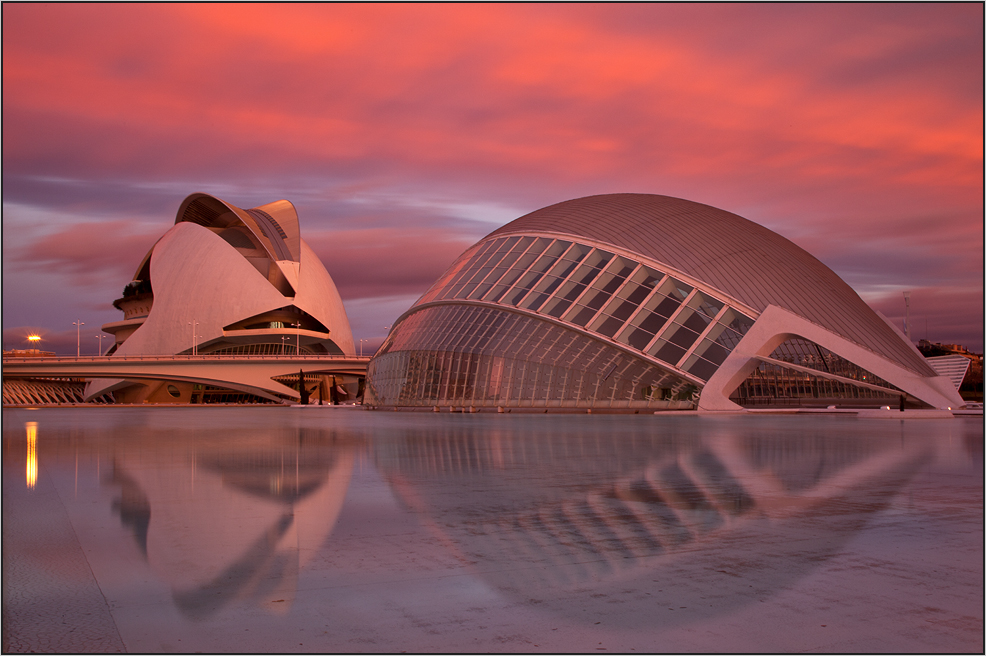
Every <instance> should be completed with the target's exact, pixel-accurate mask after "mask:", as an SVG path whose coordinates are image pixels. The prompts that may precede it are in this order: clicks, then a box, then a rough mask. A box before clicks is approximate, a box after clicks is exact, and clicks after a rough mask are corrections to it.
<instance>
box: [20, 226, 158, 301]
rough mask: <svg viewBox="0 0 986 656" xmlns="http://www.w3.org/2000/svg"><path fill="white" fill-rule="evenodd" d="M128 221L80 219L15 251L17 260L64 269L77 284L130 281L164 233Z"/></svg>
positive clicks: (53, 269) (32, 266)
mask: <svg viewBox="0 0 986 656" xmlns="http://www.w3.org/2000/svg"><path fill="white" fill-rule="evenodd" d="M135 227H139V226H135V225H134V224H133V223H129V222H124V221H106V222H86V223H77V224H75V225H72V226H69V227H67V228H65V229H63V230H59V231H58V232H56V233H54V234H50V235H46V236H44V237H42V238H41V239H39V240H37V241H35V242H33V243H31V244H29V245H27V246H26V247H25V248H22V249H20V250H19V251H18V252H16V253H13V254H12V256H11V255H8V257H12V259H13V261H14V262H15V263H17V264H19V265H20V266H21V267H24V268H27V269H42V270H45V271H48V272H54V273H60V274H63V275H64V276H65V280H66V281H67V282H68V283H70V284H72V285H77V286H83V287H86V286H92V285H94V284H97V283H99V282H102V281H105V280H107V279H111V278H112V279H117V280H119V281H120V289H123V285H125V284H126V283H128V282H130V280H131V279H132V278H133V274H134V273H135V272H136V269H137V265H138V264H140V261H141V260H142V259H143V257H144V256H145V255H146V254H147V252H148V251H149V250H150V248H151V246H153V245H154V242H155V241H157V239H158V237H160V234H158V233H157V232H150V231H146V230H145V231H141V232H135V231H134V229H135Z"/></svg>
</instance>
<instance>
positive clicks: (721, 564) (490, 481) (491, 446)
mask: <svg viewBox="0 0 986 656" xmlns="http://www.w3.org/2000/svg"><path fill="white" fill-rule="evenodd" d="M28 417H29V418H30V419H31V421H25V419H26V418H28ZM929 428H933V429H934V430H930V431H929V430H928V429H929ZM3 429H4V456H5V457H4V463H5V464H4V467H5V470H6V469H7V468H9V467H13V466H14V464H15V463H17V467H18V468H20V467H21V466H22V465H21V464H19V463H23V462H25V460H23V459H21V458H17V457H12V456H13V455H15V451H16V449H17V445H21V444H24V431H25V430H26V432H27V438H28V439H27V447H26V453H25V454H24V457H25V458H26V462H27V471H28V474H27V487H28V488H33V487H34V485H35V480H36V477H37V467H38V465H39V464H40V466H41V467H42V468H43V470H44V471H45V472H46V473H47V475H48V476H49V477H50V478H51V480H52V484H53V485H54V486H55V487H56V488H57V489H58V490H59V493H60V494H62V495H63V496H71V497H74V501H75V503H74V504H72V503H69V504H68V506H69V512H70V513H71V514H72V522H73V524H75V525H76V526H77V529H76V530H77V531H78V530H79V529H78V526H79V525H80V524H82V525H84V524H85V523H86V522H92V523H94V524H95V523H96V522H98V521H99V517H100V515H99V510H98V509H96V508H95V507H96V506H99V507H101V508H102V512H103V514H104V515H105V513H106V511H107V510H108V511H109V512H110V513H111V514H112V516H113V517H115V518H116V524H115V526H114V525H112V524H107V525H105V528H102V529H100V530H101V531H103V532H104V533H105V532H110V534H111V535H110V536H106V535H104V536H103V539H102V541H101V543H102V544H104V545H106V544H112V545H115V546H114V547H113V548H116V549H121V553H122V550H123V547H122V545H121V543H123V542H126V543H128V544H129V545H131V547H130V548H135V549H136V550H137V552H138V553H139V554H140V558H139V559H137V560H128V559H126V558H123V557H121V558H120V559H119V564H120V565H119V566H120V567H125V566H129V567H136V568H142V567H143V568H147V569H148V570H149V571H150V572H152V574H153V577H154V578H155V579H156V580H158V581H160V582H161V583H163V584H164V585H166V586H167V587H168V589H169V590H170V593H171V599H172V602H173V604H174V607H175V608H176V609H177V610H178V611H179V612H180V614H181V615H182V616H183V617H185V618H187V619H189V620H194V621H200V622H201V621H208V620H209V619H210V618H213V617H215V616H216V615H217V614H218V613H220V612H222V611H224V610H228V609H230V608H240V607H243V606H244V604H245V605H246V606H248V607H253V608H260V609H263V610H264V612H267V613H269V614H270V615H271V616H275V617H276V616H284V615H286V614H288V613H290V612H291V610H292V608H293V607H294V606H295V604H297V603H300V602H298V599H299V594H298V591H299V588H305V584H304V583H303V581H304V579H305V576H306V571H309V570H310V571H311V572H312V573H313V574H312V575H313V576H315V574H316V573H317V577H316V578H318V581H320V582H322V583H320V585H322V584H324V582H325V581H326V580H328V581H331V579H332V569H333V567H337V568H340V569H344V568H342V567H340V566H339V564H338V562H336V561H335V560H333V559H338V558H340V556H339V554H351V555H352V554H358V557H359V559H360V563H362V562H363V559H365V560H366V561H367V564H366V565H363V564H360V565H359V567H361V568H365V570H364V571H366V572H371V571H379V570H381V569H386V568H387V567H388V563H391V562H396V560H394V559H395V558H396V557H395V556H394V554H395V553H400V554H402V556H401V558H402V560H401V563H402V564H401V565H400V567H404V566H405V565H404V564H403V563H404V562H405V560H407V559H408V558H409V557H408V556H407V554H408V553H418V552H420V553H428V554H429V555H430V556H432V557H433V561H432V562H440V563H441V564H439V565H435V564H431V565H427V566H423V570H422V572H424V571H427V572H432V573H435V572H447V571H455V572H457V573H459V572H465V573H468V574H469V575H470V576H472V577H474V578H475V580H477V581H480V582H482V584H484V585H486V586H489V588H490V589H492V590H495V591H497V593H498V594H501V595H503V596H504V597H505V598H508V599H528V598H538V599H550V598H563V597H565V595H571V594H578V595H591V596H597V597H601V596H606V595H609V594H613V593H614V591H617V590H619V589H621V587H625V586H626V585H627V584H628V582H633V581H636V580H643V579H647V580H651V579H653V580H654V581H655V582H657V581H659V580H664V579H667V580H669V581H671V580H673V579H674V576H675V572H677V571H679V570H680V568H681V567H682V566H685V565H687V566H690V567H692V568H693V569H694V570H695V571H699V572H700V574H699V575H697V578H696V576H692V577H691V578H690V579H689V584H690V585H693V586H698V587H702V586H707V587H708V589H709V590H710V591H715V590H720V598H719V599H718V603H717V604H716V605H715V610H714V612H715V613H721V612H725V611H726V610H728V609H729V608H733V607H736V606H737V605H742V604H746V603H749V602H750V598H749V597H748V596H744V595H741V594H732V593H731V592H730V589H729V587H728V583H729V582H730V581H733V580H737V579H744V580H747V579H748V580H754V581H756V585H757V589H756V592H757V593H758V594H759V595H760V596H763V595H770V594H772V593H774V592H776V591H778V590H781V589H783V588H785V587H787V586H790V585H792V583H793V582H795V581H796V580H797V579H798V578H800V577H803V576H805V575H806V574H807V573H809V572H811V571H812V570H813V569H814V568H815V567H817V566H818V564H819V563H821V562H824V561H825V560H826V559H827V558H829V557H831V556H832V555H833V554H835V553H837V552H838V550H839V549H840V548H841V547H842V546H843V545H844V544H845V543H846V541H847V540H849V539H851V538H852V537H853V536H854V535H855V534H856V533H857V532H858V531H860V530H863V528H864V527H865V525H866V523H867V520H868V519H869V518H870V517H871V516H872V515H873V514H874V513H877V512H879V511H881V510H883V509H885V508H886V507H887V505H888V503H890V502H891V500H892V499H894V497H895V496H896V495H898V494H899V493H900V492H901V490H903V489H904V488H906V486H907V484H908V482H909V481H910V480H911V479H912V478H913V477H914V476H915V475H916V474H918V473H919V472H920V471H921V470H922V469H923V468H927V467H928V466H930V465H931V464H932V463H936V462H937V463H939V465H938V466H942V465H941V463H946V464H947V466H948V467H952V468H957V469H960V470H962V471H976V468H977V466H978V471H979V474H978V475H979V479H980V481H981V476H982V468H981V465H977V464H976V463H977V462H979V463H981V459H982V426H981V423H980V422H978V421H967V420H954V421H930V422H920V421H912V422H900V421H885V420H872V421H865V420H858V419H855V418H840V417H817V418H805V417H770V416H762V417H743V418H736V417H732V418H704V417H694V416H690V417H627V416H592V417H585V416H575V415H552V416H547V417H545V416H518V415H510V416H502V415H472V416H450V415H438V416H435V415H424V414H394V413H369V412H360V411H357V410H348V409H346V410H343V409H326V410H309V409H305V410H288V409H236V410H231V409H225V408H224V409H99V410H98V411H94V410H90V409H86V410H82V411H66V410H50V411H44V412H37V413H32V414H28V413H25V412H23V411H22V412H5V413H4V422H3ZM35 445H36V446H35ZM35 453H37V456H36V455H35ZM32 468H33V469H32ZM21 471H23V470H21ZM32 472H34V473H32ZM7 473H8V472H6V471H5V474H7ZM371 474H372V476H371ZM354 476H356V477H359V479H360V480H362V481H364V482H365V481H370V482H371V483H373V484H374V485H376V486H377V487H379V488H380V489H376V490H374V493H375V494H377V495H378V497H375V498H383V499H386V500H387V503H388V504H389V505H390V507H391V509H392V510H393V511H394V512H395V513H397V514H399V515H403V516H406V517H410V518H412V519H413V520H414V522H415V523H416V526H417V527H418V529H417V532H416V533H415V534H414V535H413V536H412V537H411V538H408V539H407V540H408V541H407V542H406V543H404V544H400V545H397V547H396V550H395V545H394V544H392V543H389V542H387V540H384V539H383V538H379V537H377V538H374V536H380V535H382V534H383V533H385V532H386V526H373V527H369V528H368V527H365V526H364V527H362V528H359V527H360V524H361V522H362V523H364V524H365V523H370V522H373V521H374V519H373V517H372V516H369V515H368V516H366V517H365V518H364V517H353V518H351V520H350V521H351V524H352V526H354V527H357V528H351V527H350V528H347V529H346V532H344V533H343V534H342V535H334V534H333V531H334V528H335V527H336V525H337V523H338V522H339V518H340V515H341V514H342V513H343V510H344V508H345V507H346V504H347V491H349V489H350V487H351V482H352V481H353V478H354ZM6 478H7V476H5V479H6ZM80 481H83V483H82V484H80ZM85 481H89V482H90V483H91V484H86V483H85ZM374 481H375V483H374ZM367 489H368V488H367V486H366V485H364V486H362V487H360V488H359V490H358V491H357V496H356V498H350V499H348V501H349V502H350V503H353V504H355V506H354V507H356V508H360V507H363V506H361V505H360V496H359V495H363V494H366V491H367ZM379 495H382V496H379ZM5 496H13V495H10V494H8V488H7V487H6V486H5ZM82 501H88V502H90V503H89V504H88V505H86V504H85V503H81V502H82ZM12 502H16V499H14V500H13V501H12ZM90 506H92V507H93V508H94V509H93V510H88V509H87V508H89V507H90ZM357 529H359V530H362V531H363V532H362V533H361V534H360V535H362V536H363V537H362V538H361V541H360V542H359V543H358V544H357V543H356V537H354V536H355V535H357V534H358V533H359V530H357ZM93 530H94V531H95V529H93ZM82 533H83V534H85V533H86V531H85V530H83V531H82ZM113 533H116V534H118V539H111V538H112V534H113ZM347 541H348V543H347ZM347 544H348V546H347ZM353 545H355V548H354V546H353ZM765 545H768V548H765ZM435 552H437V553H435ZM5 557H6V556H5ZM352 557H353V558H355V557H356V556H352ZM436 559H437V560H436ZM424 560H425V559H418V560H415V558H410V561H412V562H419V561H420V562H424ZM135 563H136V564H135ZM141 563H142V564H141ZM696 564H698V565H696ZM330 565H331V566H330ZM350 565H352V563H350ZM353 566H354V567H355V565H353ZM394 567H395V568H396V567H397V565H394ZM374 568H375V569H374ZM367 575H368V576H369V574H367ZM97 578H98V573H97ZM134 578H135V579H137V578H139V576H137V574H136V573H135V575H134ZM313 580H314V579H313ZM724 582H725V583H724ZM751 587H752V586H751ZM710 594H711V593H710ZM713 596H714V595H713ZM552 612H555V613H558V612H562V613H564V612H565V607H564V606H563V605H562V606H558V605H556V606H555V607H554V610H553V611H552ZM572 612H573V613H574V612H575V611H574V609H573V611H572ZM707 612H708V613H712V612H713V611H707ZM633 617H636V616H635V615H633V614H628V615H627V618H628V619H627V620H626V621H627V622H633V621H635V620H633V619H632V618H633Z"/></svg>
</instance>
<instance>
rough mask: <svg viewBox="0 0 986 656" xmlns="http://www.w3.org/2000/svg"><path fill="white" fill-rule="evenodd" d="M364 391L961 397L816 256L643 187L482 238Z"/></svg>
mask: <svg viewBox="0 0 986 656" xmlns="http://www.w3.org/2000/svg"><path fill="white" fill-rule="evenodd" d="M367 386H368V391H367V401H366V402H367V403H368V404H371V405H378V406H384V407H390V406H393V407H401V406H432V407H439V408H440V407H443V406H450V407H456V406H458V407H470V408H483V407H498V408H504V407H531V408H539V407H544V408H551V407H558V408H586V409H593V408H598V409H614V410H619V409H622V410H633V409H637V410H639V409H644V408H647V409H674V408H688V407H698V408H699V409H701V410H706V411H719V410H738V409H740V408H741V407H743V406H747V407H748V406H758V405H766V406H802V405H805V406H811V405H815V406H817V405H830V404H837V405H844V406H853V407H866V406H877V405H884V404H896V403H897V402H898V401H899V398H900V397H901V396H902V395H906V397H907V399H908V402H910V403H911V404H912V405H913V404H917V405H920V406H922V407H932V408H946V407H952V408H957V407H960V406H961V405H962V404H963V401H962V399H961V397H959V395H958V392H957V391H956V389H955V387H954V386H953V385H951V383H950V382H949V381H948V380H947V379H946V378H944V377H941V376H938V375H937V373H936V372H935V370H934V369H932V368H931V367H930V366H929V365H928V363H927V362H926V361H925V359H924V357H922V355H921V354H920V352H919V351H918V350H917V349H916V348H915V347H914V346H913V345H912V344H911V343H909V342H908V341H907V339H906V338H905V337H904V336H903V335H902V334H901V333H900V332H899V331H898V330H897V329H896V328H895V327H894V326H893V325H892V324H890V322H889V321H887V320H886V319H885V318H884V317H882V316H881V315H878V314H877V313H876V312H874V311H873V310H872V309H871V308H870V307H869V306H867V305H866V303H865V302H863V300H862V299H860V298H859V296H858V295H857V294H856V293H855V292H854V291H853V290H852V288H850V287H849V285H847V284H846V283H845V282H843V281H842V280H841V279H840V278H839V276H837V275H836V274H835V273H834V272H832V271H831V270H830V269H829V268H828V267H826V266H825V265H824V264H822V263H821V262H819V261H818V260H817V259H815V258H814V257H812V256H811V255H810V254H809V253H807V252H806V251H804V250H803V249H801V248H799V247H798V246H796V245H795V244H793V243H791V242H790V241H788V240H787V239H785V238H784V237H781V236H780V235H778V234H776V233H774V232H771V231H770V230H768V229H766V228H764V227H763V226H760V225H757V224H755V223H752V222H751V221H748V220H746V219H744V218H742V217H739V216H737V215H735V214H732V213H729V212H726V211H723V210H720V209H716V208H714V207H709V206H708V205H702V204H699V203H694V202H691V201H687V200H682V199H678V198H670V197H667V196H657V195H649V194H611V195H603V196H590V197H587V198H580V199H576V200H570V201H566V202H563V203H558V204H556V205H552V206H550V207H546V208H544V209H541V210H538V211H536V212H532V213H531V214H528V215H526V216H523V217H521V218H519V219H517V220H515V221H513V222H511V223H509V224H507V225H506V226H504V227H502V228H500V229H498V230H496V231H494V232H492V233H491V234H489V235H488V236H486V237H485V238H484V239H482V240H481V241H480V242H479V243H477V244H476V245H474V246H473V247H471V248H470V249H468V250H467V251H466V252H465V253H464V254H463V255H462V256H461V257H460V258H459V259H458V260H457V261H456V262H455V263H453V265H452V266H451V267H450V268H449V269H448V271H446V272H445V274H443V275H442V277H441V278H439V280H438V281H437V282H436V283H435V284H434V285H433V286H432V287H431V289H429V290H428V291H427V292H426V293H425V294H424V296H422V297H421V298H420V299H419V300H418V302H417V303H415V305H414V306H413V307H412V308H411V309H410V310H408V311H407V312H406V313H405V314H404V315H402V316H401V317H400V318H399V319H398V321H397V322H395V324H394V327H393V329H392V330H391V333H390V335H389V336H388V338H387V340H386V341H385V342H384V344H383V346H382V347H381V348H380V350H379V351H378V352H377V355H376V356H375V358H374V359H373V360H372V361H371V363H370V368H369V370H368V378H367Z"/></svg>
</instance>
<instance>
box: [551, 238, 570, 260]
mask: <svg viewBox="0 0 986 656" xmlns="http://www.w3.org/2000/svg"><path fill="white" fill-rule="evenodd" d="M571 245H572V242H570V241H563V240H561V239H558V240H556V241H555V243H553V244H552V245H551V246H550V247H549V248H548V250H546V251H545V252H544V254H545V255H551V256H553V257H559V256H561V254H562V253H564V252H565V251H567V250H568V247H569V246H571Z"/></svg>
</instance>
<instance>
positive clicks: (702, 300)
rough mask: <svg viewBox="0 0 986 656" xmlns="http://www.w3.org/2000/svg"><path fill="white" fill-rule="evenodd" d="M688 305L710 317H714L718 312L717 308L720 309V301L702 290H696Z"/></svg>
mask: <svg viewBox="0 0 986 656" xmlns="http://www.w3.org/2000/svg"><path fill="white" fill-rule="evenodd" d="M688 305H689V307H693V308H695V309H696V310H699V311H701V312H702V313H703V314H705V315H706V316H707V317H709V318H710V319H715V318H716V315H717V314H719V310H721V309H722V303H721V302H719V301H717V300H716V299H714V298H712V297H711V296H707V295H705V294H703V293H702V292H696V293H695V296H693V297H692V300H691V301H689V303H688Z"/></svg>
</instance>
